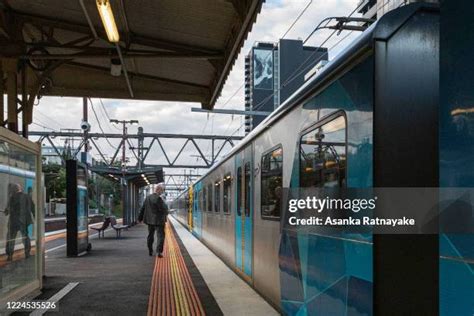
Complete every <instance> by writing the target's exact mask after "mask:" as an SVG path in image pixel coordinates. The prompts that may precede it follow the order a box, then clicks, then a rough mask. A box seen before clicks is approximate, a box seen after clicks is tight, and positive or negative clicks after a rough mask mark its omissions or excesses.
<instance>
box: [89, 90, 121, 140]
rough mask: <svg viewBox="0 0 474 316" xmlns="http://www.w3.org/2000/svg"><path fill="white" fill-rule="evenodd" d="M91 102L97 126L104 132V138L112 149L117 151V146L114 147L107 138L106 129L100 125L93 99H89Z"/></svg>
mask: <svg viewBox="0 0 474 316" xmlns="http://www.w3.org/2000/svg"><path fill="white" fill-rule="evenodd" d="M89 102H90V104H91V109H92V112H93V113H94V117H95V120H96V121H97V124H98V125H99V129H100V131H101V132H102V135H104V138H105V140H106V141H107V143H108V144H109V145H110V147H111V148H112V149H115V148H116V147H117V146H114V145H112V143H111V142H110V141H109V139H108V138H107V137H106V136H105V132H104V129H103V128H102V125H101V124H100V120H99V118H98V117H97V113H96V111H95V109H94V103H93V102H92V99H91V98H89Z"/></svg>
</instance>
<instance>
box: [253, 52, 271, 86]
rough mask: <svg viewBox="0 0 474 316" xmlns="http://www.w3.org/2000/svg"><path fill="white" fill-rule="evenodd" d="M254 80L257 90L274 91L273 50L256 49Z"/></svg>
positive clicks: (254, 55)
mask: <svg viewBox="0 0 474 316" xmlns="http://www.w3.org/2000/svg"><path fill="white" fill-rule="evenodd" d="M253 57H254V64H253V67H254V72H253V73H254V78H253V84H254V88H255V89H265V90H272V89H273V50H269V49H254V51H253Z"/></svg>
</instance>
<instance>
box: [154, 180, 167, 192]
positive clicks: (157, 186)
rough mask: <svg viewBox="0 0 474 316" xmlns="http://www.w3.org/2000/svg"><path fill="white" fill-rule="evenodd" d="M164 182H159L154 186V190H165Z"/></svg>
mask: <svg viewBox="0 0 474 316" xmlns="http://www.w3.org/2000/svg"><path fill="white" fill-rule="evenodd" d="M165 189H166V184H165V183H164V182H160V183H158V184H157V185H156V187H155V192H158V191H162V192H165Z"/></svg>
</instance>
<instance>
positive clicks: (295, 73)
mask: <svg viewBox="0 0 474 316" xmlns="http://www.w3.org/2000/svg"><path fill="white" fill-rule="evenodd" d="M356 11H357V8H356V9H354V10H353V11H352V12H351V13H350V14H349V15H348V16H347V17H351V16H352V15H353V14H354V13H355V12H356ZM327 20H328V19H324V20H323V21H327ZM328 23H329V22H328ZM320 25H321V23H319V24H318V26H317V27H316V28H315V29H314V30H313V31H311V33H310V35H309V36H308V37H307V38H306V40H305V42H306V41H307V40H309V38H310V37H311V36H312V35H314V33H315V30H317V29H319V28H318V27H319V26H320ZM336 32H337V30H334V31H332V32H331V33H330V34H329V36H328V37H327V38H326V39H325V40H324V41H323V42H322V43H321V44H320V45H318V47H322V46H323V45H325V44H326V43H327V42H328V41H329V40H330V39H331V37H332V36H333V35H334V34H335V33H336ZM351 33H352V31H351V32H350V33H349V34H348V35H346V36H345V37H343V38H342V39H341V40H339V41H338V42H336V44H334V45H333V46H331V47H330V48H329V49H328V51H330V50H331V49H333V48H334V47H336V46H337V45H339V44H340V43H341V42H342V41H343V40H344V39H346V38H347V37H348V36H349V35H350V34H351ZM317 52H319V50H315V51H314V52H313V53H312V54H310V55H309V56H308V57H307V58H306V59H305V60H304V61H303V62H302V63H301V64H300V66H299V67H298V68H296V69H295V70H294V71H293V73H291V74H290V76H289V77H288V79H287V80H286V81H285V82H283V83H282V84H281V85H280V86H279V87H278V88H277V89H276V91H275V90H274V91H273V93H272V94H270V95H269V96H267V97H266V98H265V99H263V100H262V101H261V102H259V103H258V104H257V105H256V106H255V107H254V108H253V110H258V109H259V108H260V107H262V106H263V105H264V104H265V103H266V102H267V101H269V100H270V98H272V97H274V95H275V93H276V92H277V91H280V90H281V88H283V87H285V86H286V85H288V84H289V83H291V82H292V81H293V80H295V79H296V78H298V76H299V75H300V74H301V73H302V72H304V71H305V70H306V69H307V68H308V67H310V66H311V65H312V64H309V66H308V65H307V66H306V67H304V68H303V69H302V70H301V71H300V69H301V68H302V67H303V66H304V65H305V64H306V62H307V61H308V60H309V59H310V58H312V57H313V56H314V55H315V54H316V53H317ZM323 57H324V55H321V57H319V59H318V60H316V62H318V61H319V60H321V59H322V58H323ZM244 125H245V122H244V123H242V124H241V125H240V126H239V127H238V128H237V129H236V130H235V131H234V132H233V133H232V134H230V135H229V136H228V137H229V138H230V137H232V136H234V135H235V134H236V133H237V132H238V131H239V130H240V129H241V128H242V127H243V126H244Z"/></svg>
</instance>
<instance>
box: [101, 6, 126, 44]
mask: <svg viewBox="0 0 474 316" xmlns="http://www.w3.org/2000/svg"><path fill="white" fill-rule="evenodd" d="M96 3H97V10H99V15H100V19H101V20H102V24H103V25H104V28H105V32H106V33H107V38H108V39H109V41H110V42H112V43H118V41H119V40H120V35H119V32H118V30H117V25H116V24H115V19H114V13H113V12H112V7H111V6H110V2H109V0H97V1H96Z"/></svg>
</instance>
